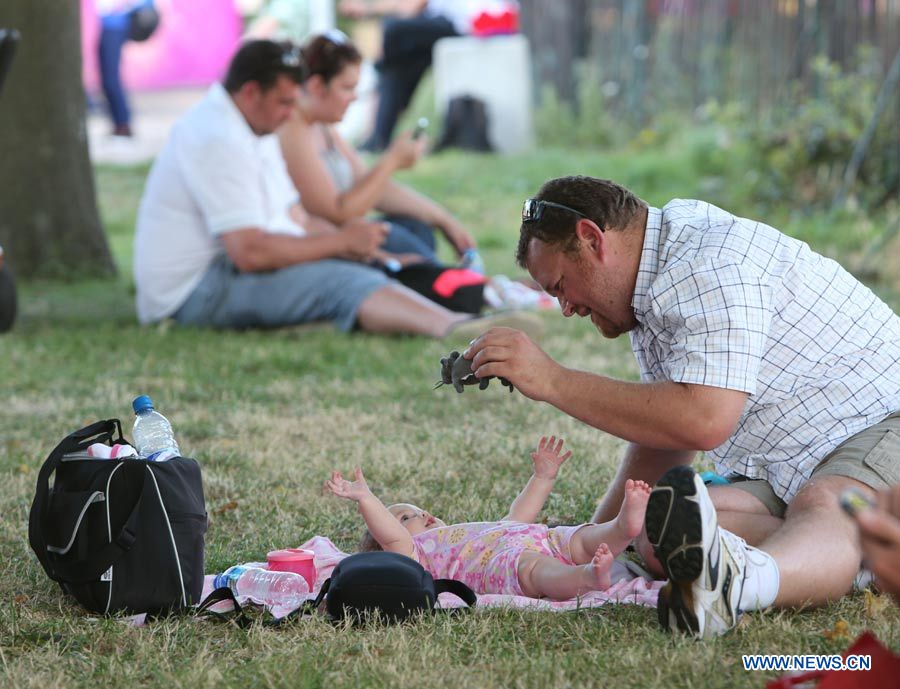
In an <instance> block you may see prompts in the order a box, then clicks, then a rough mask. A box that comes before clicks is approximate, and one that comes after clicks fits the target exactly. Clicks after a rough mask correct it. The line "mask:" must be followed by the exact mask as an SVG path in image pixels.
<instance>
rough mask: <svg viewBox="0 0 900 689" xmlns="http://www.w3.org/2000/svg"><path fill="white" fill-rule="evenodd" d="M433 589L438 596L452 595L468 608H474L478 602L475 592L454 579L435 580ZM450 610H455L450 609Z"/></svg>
mask: <svg viewBox="0 0 900 689" xmlns="http://www.w3.org/2000/svg"><path fill="white" fill-rule="evenodd" d="M434 589H435V591H437V594H438V595H441V594H442V593H452V594H453V595H454V596H456V597H457V598H459V599H460V600H461V601H463V602H464V603H465V604H466V605H468V606H469V607H470V608H474V607H475V604H476V603H477V602H478V596H476V595H475V592H474V591H473V590H472V589H470V588H469V587H468V586H466V585H465V584H464V583H462V582H461V581H457V580H456V579H435V580H434ZM450 609H451V610H453V609H455V608H450Z"/></svg>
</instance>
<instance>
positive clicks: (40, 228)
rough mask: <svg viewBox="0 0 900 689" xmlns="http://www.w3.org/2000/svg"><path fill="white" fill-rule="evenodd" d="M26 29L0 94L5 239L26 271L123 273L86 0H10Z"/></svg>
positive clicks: (13, 17)
mask: <svg viewBox="0 0 900 689" xmlns="http://www.w3.org/2000/svg"><path fill="white" fill-rule="evenodd" d="M0 26H3V27H6V28H13V29H18V30H19V32H20V33H21V35H22V38H21V42H20V44H19V48H18V50H17V52H16V57H15V60H14V62H13V65H12V69H11V71H10V74H9V77H8V78H7V80H6V85H5V86H4V89H3V93H2V94H0V151H2V155H0V190H2V191H0V246H2V247H3V249H4V251H5V252H6V257H7V260H8V262H9V264H10V266H12V267H13V269H14V270H15V272H16V274H17V275H18V276H20V277H49V278H76V277H84V276H88V275H91V276H109V275H114V274H115V272H116V269H115V264H114V263H113V260H112V255H111V254H110V251H109V246H108V245H107V242H106V236H105V234H104V231H103V226H102V225H101V223H100V216H99V213H98V212H97V202H96V197H95V194H94V177H93V170H92V168H91V162H90V159H89V157H88V145H87V129H86V127H85V93H84V88H83V87H82V85H81V38H80V30H81V29H80V23H79V3H78V2H77V0H2V1H0Z"/></svg>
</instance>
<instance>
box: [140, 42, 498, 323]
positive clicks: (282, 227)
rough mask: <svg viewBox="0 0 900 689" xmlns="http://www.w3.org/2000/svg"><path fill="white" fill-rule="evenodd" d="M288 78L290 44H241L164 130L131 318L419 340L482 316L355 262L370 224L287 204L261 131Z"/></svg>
mask: <svg viewBox="0 0 900 689" xmlns="http://www.w3.org/2000/svg"><path fill="white" fill-rule="evenodd" d="M302 77H303V68H302V65H301V60H300V56H299V52H298V51H297V50H296V49H295V48H294V47H293V46H290V45H289V44H280V43H275V42H272V41H264V40H260V41H250V42H248V43H246V44H244V45H243V46H242V47H241V48H240V50H239V51H238V52H237V54H236V55H235V56H234V58H233V59H232V61H231V64H230V66H229V69H228V74H227V76H226V78H225V81H224V83H223V84H214V85H213V86H212V87H211V88H210V90H209V93H208V94H207V95H206V97H205V98H204V99H203V100H202V101H201V102H200V103H198V104H197V105H196V106H194V107H193V108H192V109H191V110H190V111H188V112H187V113H186V114H185V115H184V116H183V117H182V118H181V120H180V121H179V122H178V123H177V124H176V125H175V126H174V127H173V129H172V133H171V135H170V137H169V140H168V142H167V143H166V145H165V147H164V149H163V151H162V152H161V153H160V155H159V157H158V158H157V159H156V162H155V163H154V165H153V169H152V170H151V172H150V176H149V178H148V179H147V185H146V188H145V190H144V196H143V198H142V200H141V205H140V209H139V211H138V220H137V232H136V237H135V246H134V275H135V282H136V284H137V311H138V317H139V319H140V321H141V322H142V323H149V322H154V321H159V320H162V319H165V318H174V319H175V321H177V322H178V323H180V324H183V325H197V326H209V327H216V328H251V327H262V328H265V327H278V326H282V325H291V324H296V323H306V322H313V321H331V322H333V323H334V324H335V325H336V326H337V327H338V328H340V329H342V330H351V329H353V328H360V329H362V330H368V331H373V332H402V333H414V334H421V335H427V336H431V337H443V336H445V335H449V334H451V333H453V334H454V335H455V334H459V335H464V334H465V333H466V332H468V331H469V330H473V331H474V330H477V329H478V328H479V327H484V324H485V321H487V320H489V319H472V317H471V316H469V315H468V314H462V313H455V312H453V311H449V310H447V309H445V308H443V307H441V306H438V305H437V304H435V303H433V302H431V301H428V300H427V299H425V298H424V297H422V296H420V295H418V294H416V293H415V292H413V291H411V290H409V289H407V288H406V287H403V286H402V285H400V284H399V283H397V282H394V281H393V280H391V279H389V278H388V277H387V276H385V275H384V273H382V272H381V271H380V270H377V269H375V268H372V267H370V266H368V265H365V262H369V261H371V260H372V259H373V258H376V257H378V256H379V248H378V247H379V246H380V244H381V243H382V241H383V239H384V237H385V233H386V232H387V228H386V226H384V225H383V224H381V223H372V222H368V221H365V220H357V221H354V222H351V223H348V224H346V225H344V226H343V227H341V228H336V227H334V226H333V225H329V224H328V223H326V222H325V221H322V220H318V219H312V218H310V217H309V216H308V214H306V212H305V211H304V210H303V208H302V207H301V206H300V204H299V196H298V194H297V191H296V189H295V188H294V186H293V184H292V183H291V180H290V178H289V177H288V175H287V171H286V169H285V165H284V161H283V159H282V157H281V152H280V149H279V146H278V141H277V140H276V139H275V137H273V136H270V135H271V134H272V133H273V132H274V131H275V130H276V129H277V128H278V127H279V125H281V124H282V123H283V122H284V121H285V120H286V119H287V117H288V116H289V114H290V113H291V110H292V108H293V107H294V104H295V102H296V100H297V96H298V84H299V83H300V82H301V81H302ZM463 324H465V327H462V328H460V327H459V326H461V325H463ZM463 331H465V332H463Z"/></svg>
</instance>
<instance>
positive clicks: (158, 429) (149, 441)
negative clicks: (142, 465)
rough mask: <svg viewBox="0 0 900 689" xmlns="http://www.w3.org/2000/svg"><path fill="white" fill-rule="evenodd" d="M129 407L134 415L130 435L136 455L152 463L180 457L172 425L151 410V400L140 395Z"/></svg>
mask: <svg viewBox="0 0 900 689" xmlns="http://www.w3.org/2000/svg"><path fill="white" fill-rule="evenodd" d="M131 407H132V408H133V409H134V414H135V418H134V428H133V430H132V432H131V435H132V438H134V447H135V449H136V450H137V451H138V454H139V455H140V456H141V457H143V458H145V459H149V460H150V461H154V462H161V461H163V460H166V459H170V458H172V457H180V456H181V450H180V449H179V448H178V443H177V442H176V441H175V434H174V433H173V432H172V424H170V423H169V420H168V419H167V418H166V417H165V416H163V415H162V414H160V413H159V412H158V411H156V410H155V409H154V408H153V400H151V399H150V398H149V397H148V396H147V395H141V396H140V397H135V399H134V402H132V403H131Z"/></svg>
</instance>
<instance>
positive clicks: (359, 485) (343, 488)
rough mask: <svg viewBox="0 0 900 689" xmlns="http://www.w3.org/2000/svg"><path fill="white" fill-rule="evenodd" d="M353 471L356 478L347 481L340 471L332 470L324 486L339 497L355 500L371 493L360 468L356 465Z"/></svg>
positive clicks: (357, 500)
mask: <svg viewBox="0 0 900 689" xmlns="http://www.w3.org/2000/svg"><path fill="white" fill-rule="evenodd" d="M355 473H356V480H355V481H348V480H347V479H345V478H344V477H343V475H342V474H341V472H340V471H332V472H331V478H330V479H328V480H327V481H325V488H326V489H328V490H330V491H331V492H332V493H333V494H334V495H337V496H338V497H339V498H346V499H347V500H353V501H355V502H359V501H360V500H362V499H363V498H366V497H368V496H370V495H372V491H370V490H369V484H368V483H366V478H365V477H364V476H363V472H362V469H360V468H359V467H356V472H355Z"/></svg>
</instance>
